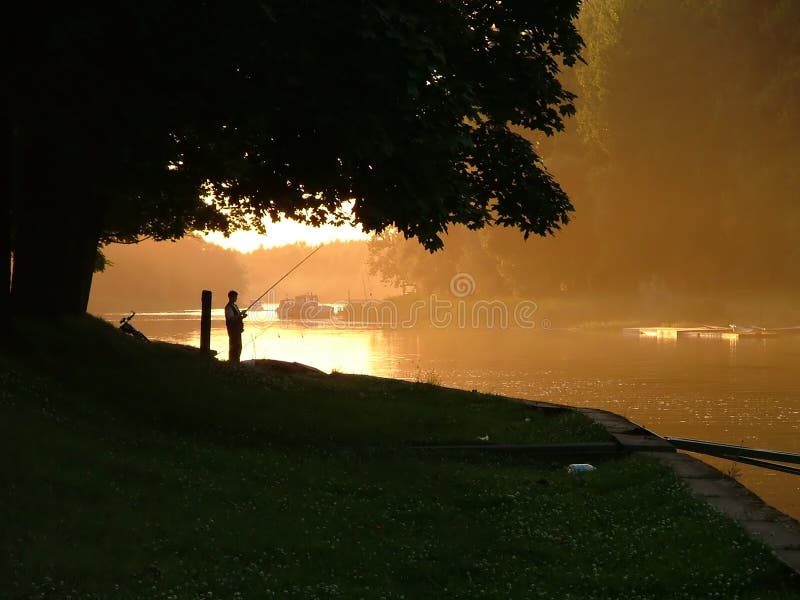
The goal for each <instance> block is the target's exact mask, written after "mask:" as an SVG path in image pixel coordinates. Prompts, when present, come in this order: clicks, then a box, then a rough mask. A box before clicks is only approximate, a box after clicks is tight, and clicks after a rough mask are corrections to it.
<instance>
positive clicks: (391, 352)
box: [103, 310, 800, 519]
mask: <svg viewBox="0 0 800 600" xmlns="http://www.w3.org/2000/svg"><path fill="white" fill-rule="evenodd" d="M103 316H104V317H105V318H106V319H108V320H110V321H118V319H119V315H103ZM133 324H134V325H135V326H136V327H137V328H138V329H140V330H141V331H142V332H143V333H145V334H146V335H147V336H148V337H150V338H151V339H156V340H163V341H169V342H175V343H181V344H188V345H192V346H199V345H200V333H199V313H198V312H197V311H187V312H183V313H148V314H138V315H137V316H136V318H135V319H134V321H133ZM243 345H244V348H243V352H242V360H248V359H253V358H255V359H264V358H271V359H278V360H285V361H297V362H302V363H304V364H308V365H311V366H314V367H317V368H319V369H322V370H324V371H327V372H330V371H332V370H337V371H340V372H345V373H363V374H369V375H377V376H383V377H394V378H400V379H407V380H422V381H433V382H436V383H440V384H442V385H446V386H451V387H457V388H463V389H468V390H472V389H476V390H478V391H481V392H489V393H497V394H503V395H507V396H514V397H518V398H527V399H533V400H544V401H549V402H555V403H560V404H569V405H573V406H588V407H597V408H603V409H607V410H610V411H613V412H615V413H618V414H621V415H623V416H625V417H627V418H629V419H630V420H632V421H634V422H636V423H638V424H640V425H643V426H645V427H647V428H648V429H650V430H652V431H654V432H656V433H658V434H660V435H667V436H674V437H686V438H694V439H702V440H710V441H716V442H722V443H728V444H741V445H745V446H750V447H756V448H766V449H770V450H780V451H784V452H800V437H799V436H798V430H799V429H800V378H798V375H797V367H798V365H800V336H786V337H775V338H768V339H747V338H739V339H738V340H737V339H717V338H713V339H693V338H689V339H684V338H679V339H665V338H654V337H644V336H631V335H623V333H622V331H611V332H609V331H605V332H585V331H567V330H562V331H559V330H556V329H549V330H545V329H541V328H539V329H525V328H514V327H510V328H504V329H502V330H500V329H497V328H478V327H475V328H450V329H436V328H432V327H419V328H403V327H399V328H393V329H390V328H384V329H382V328H374V327H373V328H369V327H343V326H335V325H333V324H331V323H323V324H311V323H306V324H302V323H286V322H281V321H277V320H276V319H275V316H274V312H269V311H263V312H253V313H251V314H250V317H249V318H248V321H247V327H246V329H245V332H244V335H243ZM211 347H212V348H213V349H216V350H217V351H219V355H218V356H219V358H220V359H222V360H225V359H226V358H227V335H226V332H225V324H224V317H223V315H222V312H221V311H219V310H215V311H213V313H212V334H211ZM701 458H703V460H707V461H708V462H710V463H711V464H713V465H714V466H716V467H717V468H719V469H720V470H722V471H725V472H728V471H729V469H730V467H731V465H732V463H730V462H729V461H725V460H721V459H711V458H705V457H701ZM736 471H737V476H738V478H739V481H741V482H742V483H743V484H744V485H746V486H747V487H749V488H750V489H751V490H753V491H755V492H756V493H757V494H758V495H760V496H761V497H762V498H763V499H764V500H765V501H767V502H768V503H769V504H771V505H773V506H775V507H776V508H778V509H779V510H782V511H783V512H785V513H787V514H789V515H791V516H793V517H794V518H796V519H800V477H798V476H795V475H790V474H785V473H779V472H775V471H769V470H766V469H761V468H758V467H751V466H748V465H737V467H736Z"/></svg>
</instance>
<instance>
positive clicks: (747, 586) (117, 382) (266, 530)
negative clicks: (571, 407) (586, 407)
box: [0, 319, 800, 598]
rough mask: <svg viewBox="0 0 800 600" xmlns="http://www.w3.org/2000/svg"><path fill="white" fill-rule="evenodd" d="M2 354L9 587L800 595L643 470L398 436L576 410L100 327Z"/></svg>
mask: <svg viewBox="0 0 800 600" xmlns="http://www.w3.org/2000/svg"><path fill="white" fill-rule="evenodd" d="M1 345H2V350H1V351H0V456H1V457H2V458H0V476H2V478H3V480H4V482H5V485H4V487H3V491H2V492H0V515H2V522H3V528H2V533H0V543H1V544H2V546H0V597H3V598H271V597H275V598H361V597H364V598H403V597H404V598H420V597H431V598H484V597H485V598H568V597H573V598H618V597H625V598H678V597H683V598H704V597H709V598H712V597H713V598H717V597H720V598H734V597H739V598H795V597H800V592H798V587H797V586H798V583H797V582H796V581H795V580H794V578H793V577H791V576H790V575H789V574H788V573H787V571H786V570H785V569H784V568H783V567H782V566H781V565H780V564H778V563H777V562H776V561H775V560H774V559H773V558H772V557H771V556H770V555H769V554H768V553H767V552H766V551H765V550H764V549H763V548H762V547H760V546H759V545H758V544H756V543H755V542H753V541H751V540H750V539H749V538H748V537H747V536H745V535H744V533H743V532H742V531H741V530H740V529H739V528H738V527H737V526H735V525H734V524H732V523H730V522H729V521H727V520H726V519H723V518H722V517H720V516H719V515H717V514H716V513H714V512H713V511H712V510H710V509H709V508H708V507H707V506H705V505H703V504H700V503H698V502H696V501H695V500H693V499H692V498H691V497H690V496H689V495H688V493H687V492H686V491H685V490H684V489H683V487H682V485H681V484H680V483H679V482H677V481H676V480H675V479H674V477H673V476H672V474H671V473H670V472H668V471H665V470H664V469H663V468H661V467H660V466H658V465H656V464H655V463H652V462H649V461H647V460H644V459H641V458H625V459H616V460H606V461H602V462H597V463H596V464H597V467H598V470H597V471H595V472H593V473H588V474H585V476H581V477H576V476H574V475H570V474H568V473H567V472H566V470H565V468H564V467H565V460H561V459H547V460H533V459H524V458H519V457H517V458H512V457H497V456H496V457H488V456H479V457H473V458H465V457H461V458H457V457H443V456H440V455H437V454H433V453H421V452H418V451H415V450H413V449H410V447H411V446H414V445H417V444H429V443H449V442H452V443H461V442H475V441H476V440H477V439H478V438H480V437H485V436H488V437H489V440H490V441H492V442H569V441H574V442H579V441H597V440H603V439H605V433H604V432H603V431H601V430H598V429H597V428H595V427H594V426H592V425H591V424H589V423H588V422H586V421H585V420H584V419H583V418H582V417H580V416H579V415H576V414H573V413H571V412H569V411H565V412H558V411H542V410H535V409H531V408H530V407H527V406H525V405H523V404H519V403H512V402H508V401H506V400H504V399H502V398H498V397H494V396H487V395H482V394H476V393H471V392H461V391H456V390H448V389H443V388H437V387H435V386H431V385H427V384H420V383H405V382H398V381H391V380H382V379H376V378H369V377H356V376H347V375H341V374H335V375H330V376H328V375H322V374H315V373H312V372H294V371H284V370H282V369H280V368H278V367H275V366H269V365H260V366H258V367H256V368H252V367H244V366H241V367H232V366H230V365H227V364H225V363H219V362H217V361H214V360H208V359H203V358H201V357H199V356H197V355H196V353H195V352H193V351H190V350H187V349H185V348H181V347H177V346H170V345H166V344H151V345H144V344H140V343H137V341H136V340H134V339H132V338H128V337H125V336H123V335H121V334H119V333H118V332H117V331H115V330H114V329H113V328H111V327H110V326H108V325H106V324H104V323H100V322H98V321H95V320H93V319H78V320H75V321H70V322H66V323H63V324H59V325H58V327H56V328H54V327H53V326H52V325H47V326H42V325H40V324H37V323H35V322H29V323H17V324H16V325H15V326H14V327H12V329H11V330H10V331H6V332H4V335H3V341H2V344H1Z"/></svg>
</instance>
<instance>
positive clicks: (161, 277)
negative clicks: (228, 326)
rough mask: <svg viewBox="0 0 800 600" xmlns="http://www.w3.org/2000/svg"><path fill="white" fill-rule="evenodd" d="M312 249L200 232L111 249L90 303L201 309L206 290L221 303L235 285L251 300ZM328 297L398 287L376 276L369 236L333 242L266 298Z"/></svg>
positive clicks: (111, 308)
mask: <svg viewBox="0 0 800 600" xmlns="http://www.w3.org/2000/svg"><path fill="white" fill-rule="evenodd" d="M311 250H312V248H309V247H308V246H305V245H303V244H298V245H292V246H283V247H278V248H269V249H261V250H257V251H255V252H252V253H250V254H242V253H240V252H237V251H235V250H226V249H224V248H221V247H219V246H216V245H214V244H210V243H205V242H203V241H202V240H200V239H197V238H185V239H183V240H180V241H178V242H152V241H144V242H142V243H140V244H133V245H120V244H114V245H111V246H109V247H107V248H106V249H105V254H106V256H107V257H108V259H109V260H110V261H111V263H112V264H111V265H110V266H109V267H107V268H106V270H105V272H103V273H98V274H96V275H95V277H94V283H93V285H92V294H91V298H90V303H89V310H90V312H93V313H104V312H124V311H127V310H131V309H135V310H137V311H160V310H183V309H190V308H199V306H200V292H201V290H204V289H209V290H212V292H213V293H214V306H215V307H217V308H220V307H222V306H223V305H224V304H225V302H226V297H225V296H226V293H227V292H228V290H230V289H236V290H237V291H239V293H240V303H241V304H243V305H246V304H249V303H250V301H251V300H253V299H255V298H256V297H258V296H259V295H261V293H262V292H264V291H265V290H266V289H267V288H268V287H269V286H270V285H272V284H273V283H274V282H275V281H277V280H278V279H279V278H280V277H281V276H282V275H284V274H285V273H286V272H287V271H288V270H289V269H291V268H292V267H293V266H294V265H295V264H297V263H298V262H300V261H301V260H302V259H303V258H304V257H305V256H307V255H308V253H309V252H310V251H311ZM309 291H310V292H315V293H317V294H318V295H319V296H320V299H321V300H324V301H332V300H338V299H344V298H346V297H347V295H348V293H350V294H351V295H352V297H354V298H361V297H363V296H365V295H366V296H367V297H369V296H370V295H373V296H374V297H376V298H378V297H384V296H385V295H389V294H391V293H392V290H391V288H389V287H388V286H386V285H385V284H382V283H380V282H379V281H378V278H376V277H374V276H370V275H369V273H368V269H367V245H366V243H364V242H335V243H331V244H327V245H326V246H324V247H323V248H322V249H321V250H320V251H319V252H317V253H316V254H315V255H314V256H313V257H312V258H310V259H309V260H308V261H306V262H305V263H303V265H302V266H300V267H299V268H298V269H297V270H296V271H294V272H293V273H292V274H291V275H290V276H289V277H287V278H286V279H285V280H284V281H283V282H281V284H280V285H279V286H278V287H277V288H276V289H275V291H274V292H273V293H271V294H269V295H268V296H266V297H265V298H264V300H265V301H266V300H270V299H272V300H280V299H281V298H283V297H285V296H293V295H295V294H301V293H304V292H309Z"/></svg>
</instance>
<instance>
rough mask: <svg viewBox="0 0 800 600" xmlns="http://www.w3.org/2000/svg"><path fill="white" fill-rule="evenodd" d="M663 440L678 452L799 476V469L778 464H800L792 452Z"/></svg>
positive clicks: (714, 443)
mask: <svg viewBox="0 0 800 600" xmlns="http://www.w3.org/2000/svg"><path fill="white" fill-rule="evenodd" d="M664 439H665V440H667V441H668V442H669V443H670V444H672V445H673V446H675V447H676V448H678V449H679V450H687V451H689V452H698V453H700V454H708V455H709V456H716V457H719V458H725V459H727V460H732V461H735V462H740V463H743V464H746V465H753V466H756V467H762V468H764V469H771V470H773V471H781V472H783V473H791V474H792V475H800V468H798V467H791V466H789V465H783V464H778V463H792V464H800V454H795V453H793V452H777V451H775V450H762V449H759V448H747V447H745V446H736V445H732V444H719V443H717V442H707V441H704V440H690V439H686V438H675V437H664ZM773 461H774V462H773Z"/></svg>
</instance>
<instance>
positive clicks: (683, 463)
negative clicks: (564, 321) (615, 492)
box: [575, 408, 800, 574]
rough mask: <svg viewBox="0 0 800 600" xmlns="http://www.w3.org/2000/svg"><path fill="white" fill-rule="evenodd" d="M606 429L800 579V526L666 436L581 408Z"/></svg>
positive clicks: (603, 413)
mask: <svg viewBox="0 0 800 600" xmlns="http://www.w3.org/2000/svg"><path fill="white" fill-rule="evenodd" d="M575 410H577V411H578V412H580V413H583V414H585V415H586V416H588V417H589V418H590V419H592V420H593V421H595V422H596V423H598V424H599V425H602V426H603V427H604V428H605V429H606V431H608V432H609V434H610V435H611V436H612V437H613V438H614V439H615V440H616V441H617V442H618V443H619V444H621V445H622V446H624V447H626V448H628V449H629V450H631V451H634V452H639V453H641V454H644V455H646V456H651V457H653V458H655V459H656V460H659V461H660V462H662V463H663V464H665V465H667V466H668V467H670V468H671V469H672V470H673V472H674V473H675V474H676V475H677V477H678V478H679V479H681V480H682V481H683V482H684V483H685V484H686V485H687V487H688V488H689V490H691V492H692V493H693V494H694V495H695V496H696V497H698V498H700V499H702V500H704V501H705V502H707V503H708V504H710V505H711V506H712V507H713V508H715V509H716V510H718V511H719V512H721V513H723V514H725V515H727V516H728V517H730V518H731V519H733V520H734V521H736V522H737V523H739V524H740V525H741V526H742V527H743V528H744V530H745V531H747V533H748V534H749V535H750V536H751V537H753V538H754V539H756V540H759V541H761V542H762V543H763V544H764V545H766V546H767V548H769V549H770V550H771V551H772V553H773V554H774V555H775V556H776V557H777V558H778V559H779V560H780V561H781V562H783V563H784V564H786V565H787V566H788V567H789V568H790V569H792V570H793V571H794V572H795V573H798V574H800V523H798V522H797V521H796V520H795V519H793V518H791V517H789V516H788V515H786V514H784V513H782V512H780V511H779V510H777V509H776V508H774V507H772V506H770V505H769V504H767V503H766V502H764V501H763V500H762V499H761V498H759V497H758V496H757V495H756V494H754V493H753V492H752V491H751V490H749V489H747V488H746V487H745V486H743V485H742V484H741V483H739V482H738V481H736V480H735V479H733V478H731V477H729V476H727V475H725V474H724V473H722V472H721V471H719V470H718V469H715V468H714V467H712V466H711V465H709V464H707V463H705V462H703V461H702V460H700V459H698V458H695V457H694V456H691V455H689V454H685V453H683V452H677V451H676V450H675V448H674V447H673V446H672V445H671V444H670V443H669V442H667V441H666V440H665V439H663V438H662V437H660V436H658V435H657V434H655V433H653V432H652V431H649V430H647V429H645V428H644V427H642V426H641V425H637V424H636V423H633V422H632V421H629V420H628V419H626V418H625V417H622V416H620V415H617V414H615V413H612V412H609V411H605V410H599V409H594V408H576V409H575Z"/></svg>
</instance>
